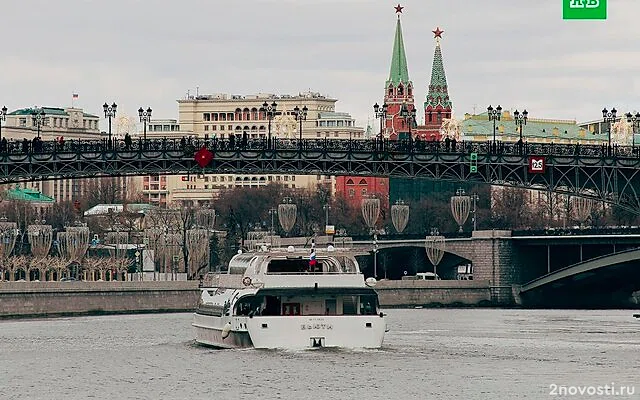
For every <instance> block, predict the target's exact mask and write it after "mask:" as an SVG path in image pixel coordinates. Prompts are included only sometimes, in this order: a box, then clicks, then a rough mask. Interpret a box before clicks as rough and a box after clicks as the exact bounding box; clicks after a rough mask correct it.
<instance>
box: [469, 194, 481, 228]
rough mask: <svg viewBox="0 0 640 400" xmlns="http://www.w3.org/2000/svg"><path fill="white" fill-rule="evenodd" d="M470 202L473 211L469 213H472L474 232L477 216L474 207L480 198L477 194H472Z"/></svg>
mask: <svg viewBox="0 0 640 400" xmlns="http://www.w3.org/2000/svg"><path fill="white" fill-rule="evenodd" d="M471 200H473V210H472V211H471V212H472V213H473V230H474V231H475V230H476V228H477V226H478V215H477V214H476V205H477V203H478V200H480V196H478V194H477V193H473V194H472V195H471Z"/></svg>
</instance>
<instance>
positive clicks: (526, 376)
mask: <svg viewBox="0 0 640 400" xmlns="http://www.w3.org/2000/svg"><path fill="white" fill-rule="evenodd" d="M388 313H389V317H388V322H389V327H390V328H391V331H390V332H389V333H387V336H386V338H385V342H384V347H383V348H382V349H380V350H359V351H352V350H327V349H320V350H308V351H272V350H250V349H244V350H212V349H208V348H203V347H200V346H196V345H194V344H193V340H192V339H193V332H192V331H191V327H190V322H191V314H153V315H127V316H106V317H76V318H61V319H43V320H17V321H0V399H66V400H72V399H88V398H95V399H244V398H247V399H296V400H305V399H314V400H315V399H367V400H368V399H465V400H469V399H521V398H522V399H525V398H526V399H545V398H553V396H549V390H550V389H549V385H551V384H557V385H567V386H571V385H576V386H578V385H604V384H610V383H611V382H614V383H615V384H616V385H635V387H636V394H635V396H634V397H626V398H635V399H640V321H637V320H635V319H634V318H633V317H632V315H631V314H632V313H631V312H630V311H576V310H569V311H561V310H554V311H542V310H535V311H533V310H468V309H465V310H441V309H437V310H431V309H417V310H389V311H388ZM574 398H579V396H574ZM585 398H586V397H585ZM590 398H595V397H590ZM617 398H620V397H617Z"/></svg>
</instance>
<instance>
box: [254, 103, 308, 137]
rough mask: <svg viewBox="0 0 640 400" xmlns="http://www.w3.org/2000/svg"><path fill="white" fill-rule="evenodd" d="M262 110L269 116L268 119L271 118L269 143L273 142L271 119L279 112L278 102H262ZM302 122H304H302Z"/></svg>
mask: <svg viewBox="0 0 640 400" xmlns="http://www.w3.org/2000/svg"><path fill="white" fill-rule="evenodd" d="M262 111H263V112H264V113H265V114H266V116H267V120H269V125H268V126H269V127H268V128H267V129H268V133H269V137H268V139H269V143H271V120H272V119H273V118H274V117H275V116H276V115H277V113H278V103H276V102H275V101H274V102H273V103H271V104H269V103H267V102H266V101H265V102H264V103H263V104H262ZM301 124H302V122H301Z"/></svg>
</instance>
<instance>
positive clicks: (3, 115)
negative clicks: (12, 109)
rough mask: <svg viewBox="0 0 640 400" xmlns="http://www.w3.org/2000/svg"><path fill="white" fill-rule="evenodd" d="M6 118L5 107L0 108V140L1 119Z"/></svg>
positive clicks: (0, 131)
mask: <svg viewBox="0 0 640 400" xmlns="http://www.w3.org/2000/svg"><path fill="white" fill-rule="evenodd" d="M6 119H7V107H6V106H4V107H2V108H0V140H2V121H5V120H6Z"/></svg>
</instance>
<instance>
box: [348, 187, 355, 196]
mask: <svg viewBox="0 0 640 400" xmlns="http://www.w3.org/2000/svg"><path fill="white" fill-rule="evenodd" d="M355 195H356V191H355V190H354V189H349V197H354V196H355Z"/></svg>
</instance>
